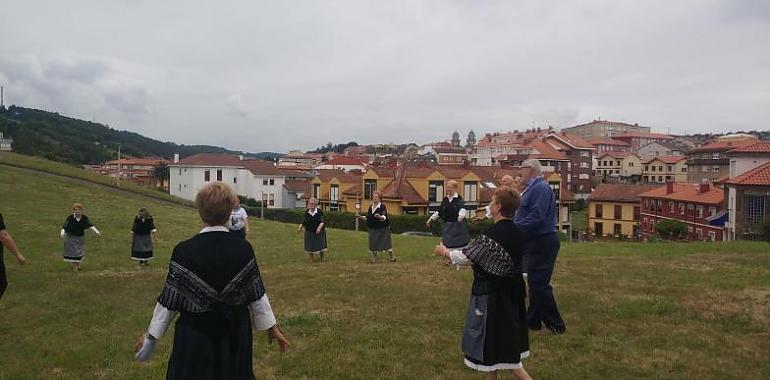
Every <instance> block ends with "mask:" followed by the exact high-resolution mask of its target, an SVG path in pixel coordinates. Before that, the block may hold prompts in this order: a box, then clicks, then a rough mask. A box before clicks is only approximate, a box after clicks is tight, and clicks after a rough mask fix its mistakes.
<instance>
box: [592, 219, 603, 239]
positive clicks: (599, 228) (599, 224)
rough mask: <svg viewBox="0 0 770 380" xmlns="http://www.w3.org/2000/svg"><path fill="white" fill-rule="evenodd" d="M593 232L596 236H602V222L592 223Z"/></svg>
mask: <svg viewBox="0 0 770 380" xmlns="http://www.w3.org/2000/svg"><path fill="white" fill-rule="evenodd" d="M594 234H595V235H596V236H603V235H604V223H602V222H595V223H594Z"/></svg>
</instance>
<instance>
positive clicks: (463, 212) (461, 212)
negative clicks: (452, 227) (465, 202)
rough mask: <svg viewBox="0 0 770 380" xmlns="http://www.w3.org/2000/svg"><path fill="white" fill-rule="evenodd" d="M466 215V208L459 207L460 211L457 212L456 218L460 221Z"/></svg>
mask: <svg viewBox="0 0 770 380" xmlns="http://www.w3.org/2000/svg"><path fill="white" fill-rule="evenodd" d="M466 216H468V210H466V209H464V208H461V209H460V212H459V213H458V214H457V220H458V221H460V222H462V221H463V219H465V217H466Z"/></svg>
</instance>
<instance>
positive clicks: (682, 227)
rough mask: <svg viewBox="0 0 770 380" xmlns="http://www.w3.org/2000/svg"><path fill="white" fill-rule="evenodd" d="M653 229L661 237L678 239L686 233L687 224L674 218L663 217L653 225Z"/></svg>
mask: <svg viewBox="0 0 770 380" xmlns="http://www.w3.org/2000/svg"><path fill="white" fill-rule="evenodd" d="M655 230H656V231H657V232H658V235H660V237H661V238H663V239H669V240H674V239H679V238H683V237H685V236H686V235H687V225H686V224H684V223H682V222H680V221H678V220H674V219H663V220H661V221H659V222H658V224H656V225H655Z"/></svg>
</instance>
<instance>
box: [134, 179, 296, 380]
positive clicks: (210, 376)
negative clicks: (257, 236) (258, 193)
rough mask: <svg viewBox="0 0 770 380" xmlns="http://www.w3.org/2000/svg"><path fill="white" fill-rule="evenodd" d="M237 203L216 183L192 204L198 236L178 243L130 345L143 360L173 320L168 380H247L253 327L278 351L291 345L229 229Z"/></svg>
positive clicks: (247, 253)
mask: <svg viewBox="0 0 770 380" xmlns="http://www.w3.org/2000/svg"><path fill="white" fill-rule="evenodd" d="M236 200H237V198H236V197H235V194H234V193H233V192H232V190H231V189H230V188H229V187H228V186H227V185H225V184H224V183H222V182H213V183H210V184H208V185H206V186H204V187H203V188H202V189H201V190H200V191H199V192H198V194H197V196H196V198H195V204H196V206H197V208H198V214H199V215H200V217H201V219H202V220H203V226H204V227H203V229H202V230H201V231H200V232H199V233H198V234H197V235H196V236H195V237H193V238H191V239H189V240H186V241H183V242H181V243H179V244H178V245H177V246H176V247H175V248H174V252H173V254H172V255H171V262H170V264H169V270H168V277H167V278H166V284H165V286H164V287H163V290H162V291H161V293H160V296H159V297H158V302H157V304H156V305H155V310H154V312H153V316H152V320H151V321H150V325H149V328H148V329H147V332H146V333H145V334H142V336H141V337H140V339H139V341H138V342H137V345H136V358H137V359H138V360H140V361H145V360H148V359H149V358H150V356H151V354H152V352H153V351H154V349H155V345H156V343H157V339H159V338H160V337H162V336H163V334H164V333H165V332H166V329H167V328H168V326H169V324H170V323H171V321H172V319H173V318H174V317H175V316H176V315H177V314H179V318H178V319H177V322H176V329H175V331H174V345H173V348H172V350H171V357H170V359H169V362H168V370H167V372H166V379H179V380H182V379H184V380H195V379H200V380H219V379H228V380H246V379H248V380H252V379H254V372H253V369H252V368H253V367H252V328H253V329H256V330H267V336H268V340H269V341H270V342H272V341H273V340H275V341H277V342H278V348H279V349H280V350H281V352H284V351H285V350H286V348H287V347H288V345H289V343H288V341H287V340H286V338H285V337H284V336H283V334H282V333H281V330H280V329H279V328H278V325H277V324H276V321H275V316H274V315H273V311H272V308H271V306H270V301H269V300H268V298H267V294H266V293H265V288H264V286H263V284H262V278H261V277H260V274H259V267H258V266H257V261H256V259H255V257H254V250H253V249H252V247H251V244H249V242H248V241H246V240H244V239H241V238H239V237H237V236H235V235H234V234H232V233H230V232H229V231H228V229H227V223H228V219H229V218H230V212H231V211H232V209H233V206H234V205H235V202H236Z"/></svg>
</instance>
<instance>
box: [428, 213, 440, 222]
mask: <svg viewBox="0 0 770 380" xmlns="http://www.w3.org/2000/svg"><path fill="white" fill-rule="evenodd" d="M436 219H438V211H433V215H431V216H430V218H429V219H428V220H429V221H431V222H433V221H435V220H436Z"/></svg>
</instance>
